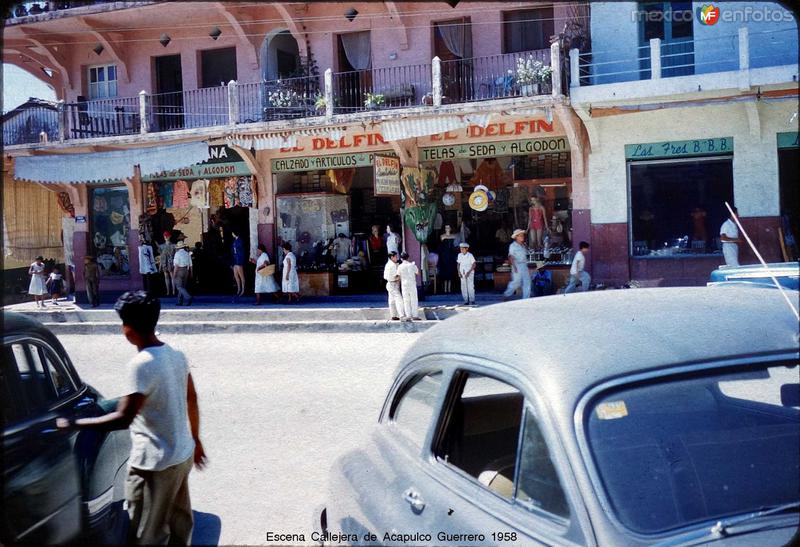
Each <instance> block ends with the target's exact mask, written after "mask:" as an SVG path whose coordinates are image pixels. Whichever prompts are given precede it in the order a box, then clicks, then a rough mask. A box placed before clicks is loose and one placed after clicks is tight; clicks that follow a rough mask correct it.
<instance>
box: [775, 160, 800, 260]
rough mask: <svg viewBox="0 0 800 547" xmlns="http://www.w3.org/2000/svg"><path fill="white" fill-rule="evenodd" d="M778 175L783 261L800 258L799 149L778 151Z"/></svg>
mask: <svg viewBox="0 0 800 547" xmlns="http://www.w3.org/2000/svg"><path fill="white" fill-rule="evenodd" d="M778 174H779V180H780V192H781V226H780V228H781V236H782V238H781V253H782V254H783V260H785V261H794V260H797V259H798V258H800V252H799V246H798V242H797V238H798V237H800V213H799V212H800V185H798V184H797V181H798V180H800V148H787V149H783V150H778Z"/></svg>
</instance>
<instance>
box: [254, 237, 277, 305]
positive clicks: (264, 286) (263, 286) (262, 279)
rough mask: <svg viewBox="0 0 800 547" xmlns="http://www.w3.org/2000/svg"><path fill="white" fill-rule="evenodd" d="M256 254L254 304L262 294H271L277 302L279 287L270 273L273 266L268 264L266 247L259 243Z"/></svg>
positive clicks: (257, 303) (273, 269)
mask: <svg viewBox="0 0 800 547" xmlns="http://www.w3.org/2000/svg"><path fill="white" fill-rule="evenodd" d="M256 254H257V258H256V282H255V293H256V306H258V305H260V304H261V295H262V294H271V295H273V296H274V297H275V301H276V302H277V300H278V299H277V295H278V291H280V288H279V287H278V283H276V282H275V278H274V277H273V275H272V274H273V272H275V266H273V265H272V264H270V261H269V255H268V254H267V248H266V247H265V246H264V245H262V244H260V243H259V245H258V249H257V250H256Z"/></svg>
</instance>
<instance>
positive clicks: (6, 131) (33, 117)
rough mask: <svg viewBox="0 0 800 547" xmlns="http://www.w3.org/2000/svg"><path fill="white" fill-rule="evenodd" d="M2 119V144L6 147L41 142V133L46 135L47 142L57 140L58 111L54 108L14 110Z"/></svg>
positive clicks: (34, 107)
mask: <svg viewBox="0 0 800 547" xmlns="http://www.w3.org/2000/svg"><path fill="white" fill-rule="evenodd" d="M4 117H5V118H6V121H4V122H3V144H4V145H6V146H10V145H13V144H32V143H37V142H41V141H42V139H43V137H42V135H41V134H42V133H45V134H46V135H47V140H51V141H54V140H57V139H58V111H57V110H56V109H55V108H48V107H44V106H31V107H26V108H16V109H14V110H12V111H10V112H7V113H6V114H5V115H4Z"/></svg>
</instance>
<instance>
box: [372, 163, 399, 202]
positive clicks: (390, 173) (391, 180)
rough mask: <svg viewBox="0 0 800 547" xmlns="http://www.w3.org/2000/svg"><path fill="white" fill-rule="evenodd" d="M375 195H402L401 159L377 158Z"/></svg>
mask: <svg viewBox="0 0 800 547" xmlns="http://www.w3.org/2000/svg"><path fill="white" fill-rule="evenodd" d="M375 195H376V196H399V195H400V158H393V157H391V156H377V155H376V156H375Z"/></svg>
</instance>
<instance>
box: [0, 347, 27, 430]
mask: <svg viewBox="0 0 800 547" xmlns="http://www.w3.org/2000/svg"><path fill="white" fill-rule="evenodd" d="M5 349H8V348H5ZM11 363H13V360H12V359H10V358H9V356H6V358H5V359H3V362H2V363H0V409H2V412H3V414H2V415H3V417H4V418H5V421H6V424H9V425H10V424H15V423H17V422H18V421H19V420H20V419H22V417H23V416H24V415H25V409H24V408H23V406H22V404H21V402H20V401H19V400H18V399H17V397H16V393H15V390H14V389H13V388H12V384H11V382H12V381H13V379H12V378H13V377H14V376H15V375H13V374H12V371H11V370H10V369H9V367H10V366H13V365H12V364H11Z"/></svg>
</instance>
